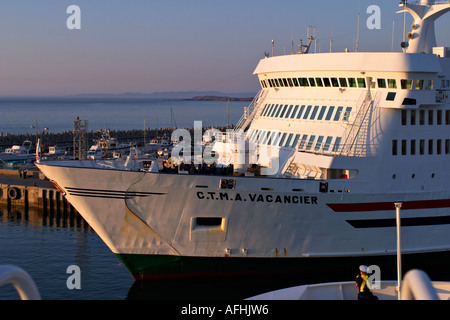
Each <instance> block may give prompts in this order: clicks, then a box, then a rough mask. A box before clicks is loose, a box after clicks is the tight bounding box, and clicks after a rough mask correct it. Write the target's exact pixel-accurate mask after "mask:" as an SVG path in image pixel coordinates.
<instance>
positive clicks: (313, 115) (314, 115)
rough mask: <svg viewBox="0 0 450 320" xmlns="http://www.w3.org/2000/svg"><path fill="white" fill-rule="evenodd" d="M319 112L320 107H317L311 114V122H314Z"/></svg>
mask: <svg viewBox="0 0 450 320" xmlns="http://www.w3.org/2000/svg"><path fill="white" fill-rule="evenodd" d="M317 111H319V106H315V107H314V110H313V112H312V113H311V118H310V119H311V120H314V118H315V117H316V115H317Z"/></svg>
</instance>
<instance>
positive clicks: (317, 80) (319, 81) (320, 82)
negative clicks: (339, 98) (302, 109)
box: [316, 78, 323, 87]
mask: <svg viewBox="0 0 450 320" xmlns="http://www.w3.org/2000/svg"><path fill="white" fill-rule="evenodd" d="M316 84H317V86H318V87H323V82H322V78H316Z"/></svg>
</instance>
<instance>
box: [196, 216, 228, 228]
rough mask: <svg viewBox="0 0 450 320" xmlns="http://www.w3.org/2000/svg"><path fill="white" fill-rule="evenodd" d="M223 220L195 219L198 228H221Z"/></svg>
mask: <svg viewBox="0 0 450 320" xmlns="http://www.w3.org/2000/svg"><path fill="white" fill-rule="evenodd" d="M222 221H223V219H222V218H195V226H196V227H220V226H222Z"/></svg>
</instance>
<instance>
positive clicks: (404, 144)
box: [402, 140, 408, 156]
mask: <svg viewBox="0 0 450 320" xmlns="http://www.w3.org/2000/svg"><path fill="white" fill-rule="evenodd" d="M407 143H408V141H407V140H402V156H406V153H407Z"/></svg>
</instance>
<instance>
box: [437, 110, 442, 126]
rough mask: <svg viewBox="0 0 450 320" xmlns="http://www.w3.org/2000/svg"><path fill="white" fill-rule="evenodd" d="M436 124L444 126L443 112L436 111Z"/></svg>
mask: <svg viewBox="0 0 450 320" xmlns="http://www.w3.org/2000/svg"><path fill="white" fill-rule="evenodd" d="M436 124H437V125H441V124H442V110H436Z"/></svg>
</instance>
